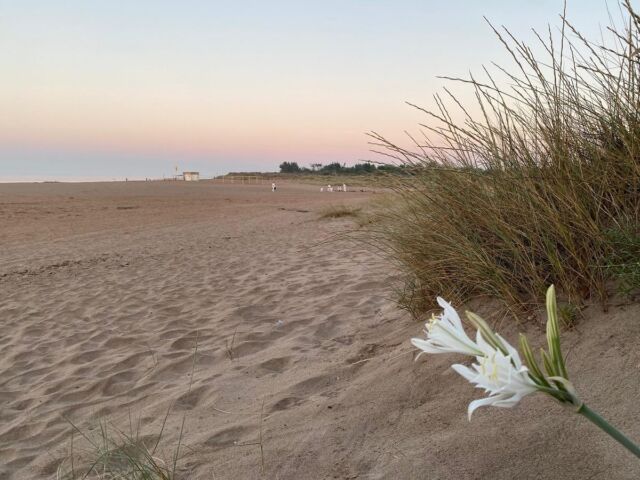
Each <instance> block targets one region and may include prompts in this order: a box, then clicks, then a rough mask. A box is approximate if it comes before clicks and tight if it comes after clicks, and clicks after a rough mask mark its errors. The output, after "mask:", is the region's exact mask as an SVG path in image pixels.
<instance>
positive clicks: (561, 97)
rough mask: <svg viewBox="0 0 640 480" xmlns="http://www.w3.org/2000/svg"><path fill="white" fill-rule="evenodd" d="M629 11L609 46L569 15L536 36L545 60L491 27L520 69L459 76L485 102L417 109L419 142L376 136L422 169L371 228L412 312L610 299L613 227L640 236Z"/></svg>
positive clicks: (637, 52) (637, 54)
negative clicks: (401, 276) (477, 300)
mask: <svg viewBox="0 0 640 480" xmlns="http://www.w3.org/2000/svg"><path fill="white" fill-rule="evenodd" d="M622 16H623V23H622V26H621V27H616V26H615V25H614V26H612V27H611V28H610V29H609V30H608V33H609V34H610V36H611V41H609V42H608V43H607V44H602V42H593V41H591V40H589V39H587V38H585V37H584V36H583V35H581V34H580V32H579V31H577V30H576V29H575V28H574V27H573V25H572V24H571V22H570V21H569V20H567V19H566V17H565V15H562V16H561V22H560V28H559V29H558V32H557V33H553V31H552V30H551V28H550V29H549V31H548V32H546V33H545V34H544V35H542V34H536V35H537V38H538V41H539V45H538V46H537V47H536V49H537V50H538V51H542V52H543V55H542V57H540V56H537V55H536V54H534V50H535V49H534V48H530V47H529V46H528V45H526V44H525V43H523V42H521V41H519V40H518V39H517V37H516V36H515V35H512V34H511V33H510V32H509V31H508V30H506V29H504V28H501V29H499V28H496V27H493V26H491V25H490V28H492V29H493V32H494V33H495V35H496V37H497V41H499V42H501V43H502V45H503V46H504V48H505V49H507V51H508V52H509V54H510V56H511V59H512V60H513V63H512V66H511V67H510V68H504V67H501V66H495V68H493V69H491V70H490V69H485V71H484V73H483V75H484V77H486V78H485V79H484V80H479V79H477V78H476V77H473V76H472V77H470V78H468V79H449V80H452V81H457V82H464V83H465V84H466V85H467V86H468V87H469V88H471V89H473V91H474V92H475V98H476V101H477V104H476V105H473V106H472V105H465V104H463V103H462V102H461V101H460V100H459V99H458V98H457V97H456V96H455V95H453V94H452V93H451V91H450V90H449V89H446V88H445V90H444V92H443V93H442V94H439V95H436V96H435V108H434V109H433V110H425V109H422V108H420V107H416V108H420V110H422V111H423V112H424V113H425V115H426V116H427V122H428V124H427V123H425V125H423V126H422V127H423V128H424V130H423V137H422V138H420V139H417V138H415V137H411V139H412V140H413V146H412V147H409V148H406V147H403V146H400V145H398V144H396V143H395V142H392V141H390V140H388V139H386V138H385V137H383V136H382V135H379V134H377V133H372V134H371V136H372V137H373V142H372V143H373V144H374V145H375V147H374V149H375V150H376V151H378V152H379V153H382V154H383V155H386V156H387V158H390V159H391V160H390V162H391V163H395V164H403V165H405V166H406V167H407V168H406V171H407V172H411V175H405V176H398V177H394V178H393V180H392V181H391V188H392V189H393V190H394V192H395V196H396V201H395V202H393V203H392V204H390V205H389V206H388V207H387V208H385V209H384V210H383V211H382V212H381V216H382V217H383V221H382V222H376V223H375V224H374V227H373V228H372V230H371V232H372V233H373V235H374V238H375V241H376V243H377V244H378V245H381V246H382V248H383V249H384V250H385V252H386V253H388V254H390V256H391V257H392V258H393V259H394V260H396V261H397V262H398V264H399V265H400V267H401V268H402V270H403V271H404V273H405V275H406V283H405V287H404V290H403V296H402V300H401V302H402V304H403V305H404V306H405V307H407V308H408V309H410V310H412V311H414V312H419V311H421V310H422V309H424V308H427V307H428V306H430V302H431V301H432V300H433V299H434V298H435V296H436V295H441V296H445V297H447V298H450V299H459V300H465V299H469V298H471V297H474V296H490V297H494V298H497V299H500V300H501V301H502V302H503V303H504V304H505V305H506V306H507V307H509V308H511V309H516V310H520V309H521V308H525V309H526V308H527V307H529V306H530V305H531V304H533V303H535V302H536V301H537V300H538V299H540V298H544V292H545V290H546V288H547V287H548V285H550V284H556V285H559V286H560V287H561V289H562V293H563V294H564V296H565V298H566V299H567V300H568V301H569V302H571V303H572V304H574V305H577V304H581V303H583V302H585V300H591V301H597V302H606V300H607V297H608V294H609V288H608V287H609V280H611V279H615V272H616V270H615V268H614V269H612V268H609V267H610V266H611V264H612V259H615V258H617V257H619V256H620V255H617V253H616V251H617V250H616V249H617V248H618V246H617V244H616V242H615V241H614V239H615V238H616V235H615V232H626V233H625V235H631V237H632V238H638V237H637V234H638V226H639V222H638V220H639V209H640V202H639V198H640V196H639V193H640V38H639V32H640V16H638V15H637V14H636V13H635V12H634V10H633V9H632V7H631V5H630V4H629V3H624V4H623V8H622ZM605 43H606V42H605ZM540 47H542V48H540ZM472 111H477V112H480V113H479V114H478V115H474V114H472V113H471V112H472ZM460 117H462V118H463V120H461V121H458V120H454V119H455V118H460ZM612 232H614V235H612ZM618 237H619V236H618Z"/></svg>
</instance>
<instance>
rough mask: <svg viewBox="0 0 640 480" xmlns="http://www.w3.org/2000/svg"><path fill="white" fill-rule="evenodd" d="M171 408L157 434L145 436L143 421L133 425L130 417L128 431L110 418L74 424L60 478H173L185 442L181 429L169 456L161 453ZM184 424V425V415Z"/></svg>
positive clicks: (154, 479) (123, 479)
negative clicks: (87, 425)
mask: <svg viewBox="0 0 640 480" xmlns="http://www.w3.org/2000/svg"><path fill="white" fill-rule="evenodd" d="M168 416H169V412H168V411H167V415H166V416H165V417H164V420H163V422H162V426H161V428H160V431H159V433H158V434H157V435H154V436H150V437H145V436H142V435H141V433H140V423H139V422H137V424H136V425H135V426H134V425H133V422H132V420H131V418H129V432H124V431H123V430H121V429H119V428H117V427H116V426H114V425H113V424H112V423H110V422H109V421H107V420H104V419H103V420H100V421H98V423H97V425H95V426H94V427H93V428H87V429H84V430H83V429H81V428H80V427H78V426H77V425H76V424H74V423H73V422H71V421H69V423H70V425H71V426H72V428H73V433H72V435H71V440H70V448H69V454H68V455H67V457H66V458H65V459H64V460H63V461H62V462H61V463H60V465H59V466H58V470H57V479H58V480H80V479H89V478H91V479H93V478H97V479H100V480H116V479H117V480H174V479H176V471H177V465H178V460H179V455H180V449H181V442H182V429H181V432H180V438H179V439H178V443H177V446H176V447H175V450H174V453H173V455H172V456H171V458H170V459H161V458H160V456H159V446H160V441H161V440H162V436H163V433H164V429H165V425H166V422H167V418H168ZM182 428H184V419H183V424H182ZM78 440H79V441H78Z"/></svg>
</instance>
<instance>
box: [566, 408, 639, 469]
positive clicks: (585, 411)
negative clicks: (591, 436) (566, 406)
mask: <svg viewBox="0 0 640 480" xmlns="http://www.w3.org/2000/svg"><path fill="white" fill-rule="evenodd" d="M578 413H579V414H580V415H583V416H585V417H587V418H588V419H589V420H591V421H592V422H593V423H595V424H596V425H597V426H598V427H600V428H601V429H602V430H604V431H605V432H607V433H608V434H609V435H611V436H612V437H613V438H615V439H616V440H617V441H618V442H620V443H621V444H622V445H623V446H624V447H625V448H626V449H627V450H629V451H630V452H631V453H633V454H634V455H635V456H636V457H638V458H640V447H638V445H636V444H635V443H633V442H632V441H631V440H629V439H628V438H627V437H625V436H624V435H623V433H622V432H621V431H620V430H618V429H617V428H615V427H614V426H612V425H611V424H610V423H609V422H607V421H606V420H605V419H604V418H602V417H601V416H600V415H598V414H597V413H596V412H594V411H593V410H591V409H590V408H589V407H587V406H586V405H585V404H584V403H583V404H582V405H581V406H580V408H579V409H578Z"/></svg>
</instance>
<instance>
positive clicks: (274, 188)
mask: <svg viewBox="0 0 640 480" xmlns="http://www.w3.org/2000/svg"><path fill="white" fill-rule="evenodd" d="M271 191H272V192H275V191H276V183H275V182H273V183H272V184H271Z"/></svg>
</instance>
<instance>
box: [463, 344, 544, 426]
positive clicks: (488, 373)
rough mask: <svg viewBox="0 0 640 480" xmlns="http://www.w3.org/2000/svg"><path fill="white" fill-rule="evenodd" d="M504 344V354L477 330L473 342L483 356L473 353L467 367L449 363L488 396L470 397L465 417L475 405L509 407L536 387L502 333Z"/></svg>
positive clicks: (515, 351)
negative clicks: (472, 358)
mask: <svg viewBox="0 0 640 480" xmlns="http://www.w3.org/2000/svg"><path fill="white" fill-rule="evenodd" d="M500 340H502V341H503V343H504V346H505V347H506V349H507V351H508V352H509V354H508V355H505V354H504V353H502V352H501V351H500V350H496V349H495V348H493V347H492V346H491V345H489V344H488V343H487V342H486V341H485V340H484V339H483V338H482V335H481V334H480V332H479V331H478V334H477V337H476V344H477V345H478V347H479V348H480V349H481V350H482V351H483V353H484V355H483V356H477V357H476V361H477V363H474V364H473V365H472V368H469V367H467V366H465V365H459V364H456V365H453V366H452V367H453V369H454V370H455V371H456V372H458V373H459V374H460V375H462V376H463V377H464V378H466V379H467V380H468V381H469V382H471V383H473V384H475V386H476V388H483V389H484V390H485V391H486V392H487V393H489V396H488V397H486V398H481V399H479V400H474V401H473V402H471V403H470V404H469V410H468V414H469V420H471V415H472V414H473V412H474V411H475V410H476V409H477V408H478V407H482V406H485V405H489V406H494V407H513V406H514V405H516V404H517V403H518V402H519V401H520V400H521V399H522V398H523V397H524V396H526V395H529V394H530V393H534V392H536V391H538V387H537V385H536V384H535V383H534V381H533V380H531V378H530V377H529V370H528V369H527V367H525V366H524V365H523V364H522V361H521V360H520V356H519V355H518V352H517V350H516V349H515V348H513V347H512V346H511V345H509V343H507V342H506V341H505V340H504V339H503V338H502V337H500Z"/></svg>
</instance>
